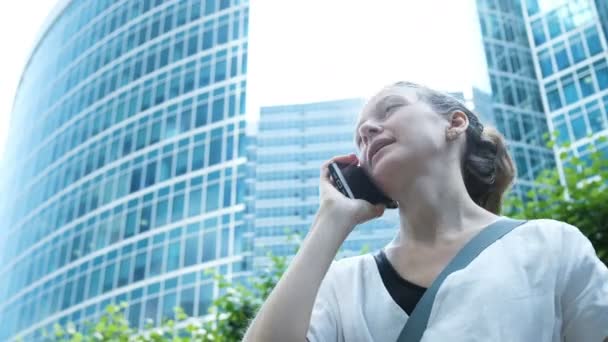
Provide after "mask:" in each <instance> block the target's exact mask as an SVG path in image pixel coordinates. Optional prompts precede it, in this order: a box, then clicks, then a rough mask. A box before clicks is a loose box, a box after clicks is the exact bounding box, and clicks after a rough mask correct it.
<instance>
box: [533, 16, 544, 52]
mask: <svg viewBox="0 0 608 342" xmlns="http://www.w3.org/2000/svg"><path fill="white" fill-rule="evenodd" d="M532 34H533V35H534V44H536V45H537V46H538V45H541V44H542V43H544V42H546V41H547V37H545V29H544V28H543V21H542V20H541V19H537V20H535V21H534V22H533V23H532Z"/></svg>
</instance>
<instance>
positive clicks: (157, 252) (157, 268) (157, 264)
mask: <svg viewBox="0 0 608 342" xmlns="http://www.w3.org/2000/svg"><path fill="white" fill-rule="evenodd" d="M162 267H163V247H162V246H161V247H156V248H154V249H153V250H152V257H151V258H150V276H155V275H159V274H160V273H161V272H162V269H163V268H162Z"/></svg>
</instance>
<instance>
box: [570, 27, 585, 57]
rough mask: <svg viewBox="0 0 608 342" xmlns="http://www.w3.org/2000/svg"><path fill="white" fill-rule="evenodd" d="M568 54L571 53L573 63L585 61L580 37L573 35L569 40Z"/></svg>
mask: <svg viewBox="0 0 608 342" xmlns="http://www.w3.org/2000/svg"><path fill="white" fill-rule="evenodd" d="M570 52H571V53H572V59H573V60H574V63H578V62H580V61H582V60H583V59H585V57H586V56H585V49H584V47H583V42H582V41H581V38H580V35H578V34H577V35H575V36H573V37H571V38H570Z"/></svg>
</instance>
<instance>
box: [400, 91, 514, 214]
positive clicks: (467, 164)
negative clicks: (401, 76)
mask: <svg viewBox="0 0 608 342" xmlns="http://www.w3.org/2000/svg"><path fill="white" fill-rule="evenodd" d="M393 86H398V87H407V88H414V89H415V90H416V93H417V94H418V96H419V97H420V99H422V100H423V101H425V102H426V103H427V104H429V105H430V106H431V108H432V109H433V110H434V111H435V112H437V113H439V114H441V115H445V116H448V115H450V114H451V113H453V112H454V111H461V112H463V113H465V114H466V116H467V117H468V119H469V126H468V127H467V130H466V148H465V152H464V156H463V159H462V164H461V170H462V176H463V179H464V184H465V187H466V189H467V192H468V193H469V196H471V198H472V199H473V201H475V203H477V204H478V205H479V206H481V207H483V208H485V209H486V210H488V211H490V212H493V213H495V214H500V211H501V208H502V199H503V195H504V193H505V192H506V191H507V190H508V189H509V187H510V186H511V184H512V182H513V179H515V174H516V169H515V166H514V163H513V159H512V158H511V156H510V155H509V151H508V149H507V146H506V143H505V139H504V137H503V135H502V134H500V132H498V131H497V130H496V129H495V128H493V127H485V128H484V126H483V125H482V124H481V122H480V121H479V118H478V117H477V115H475V114H474V113H473V112H472V111H471V110H469V109H468V108H467V107H466V106H465V105H464V104H463V103H461V102H460V101H458V100H457V99H456V98H455V97H453V96H451V95H449V94H445V93H442V92H439V91H436V90H433V89H430V88H428V87H425V86H422V85H419V84H416V83H412V82H397V83H395V84H394V85H393Z"/></svg>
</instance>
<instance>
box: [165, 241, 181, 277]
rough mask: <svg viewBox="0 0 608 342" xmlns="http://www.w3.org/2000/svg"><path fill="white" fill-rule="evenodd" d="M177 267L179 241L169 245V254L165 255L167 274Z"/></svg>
mask: <svg viewBox="0 0 608 342" xmlns="http://www.w3.org/2000/svg"><path fill="white" fill-rule="evenodd" d="M178 267H179V241H177V242H173V243H171V244H170V245H169V253H168V255H167V272H170V271H173V270H175V269H177V268H178Z"/></svg>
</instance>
